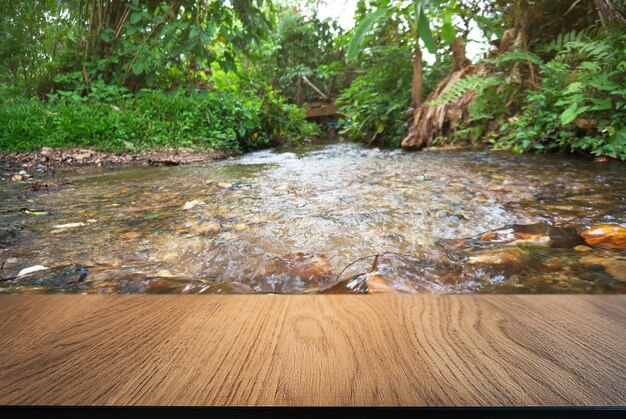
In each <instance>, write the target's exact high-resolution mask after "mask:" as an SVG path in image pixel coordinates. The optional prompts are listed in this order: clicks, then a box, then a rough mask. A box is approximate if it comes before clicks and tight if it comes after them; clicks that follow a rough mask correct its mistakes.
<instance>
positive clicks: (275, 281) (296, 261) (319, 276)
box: [252, 252, 334, 293]
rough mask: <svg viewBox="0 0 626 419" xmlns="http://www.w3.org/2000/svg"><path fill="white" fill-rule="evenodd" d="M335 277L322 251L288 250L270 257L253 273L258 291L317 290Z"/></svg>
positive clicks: (253, 279)
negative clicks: (269, 259)
mask: <svg viewBox="0 0 626 419" xmlns="http://www.w3.org/2000/svg"><path fill="white" fill-rule="evenodd" d="M333 280H334V273H333V267H332V265H331V263H330V262H329V261H328V259H327V258H326V256H325V255H324V254H321V253H313V252H308V253H302V252H298V253H288V254H285V255H283V256H281V257H276V258H273V259H272V260H271V261H269V262H268V263H267V264H264V265H262V266H260V267H259V268H258V269H257V270H256V271H255V272H254V274H253V275H252V281H253V282H254V283H255V284H256V287H254V288H255V290H256V291H260V292H282V293H290V292H307V291H317V290H319V289H320V288H321V287H323V286H325V285H328V284H330V283H331V282H332V281H333Z"/></svg>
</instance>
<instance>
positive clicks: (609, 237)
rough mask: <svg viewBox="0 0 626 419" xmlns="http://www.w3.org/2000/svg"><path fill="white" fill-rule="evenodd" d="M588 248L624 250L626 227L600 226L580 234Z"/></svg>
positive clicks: (616, 225) (617, 225)
mask: <svg viewBox="0 0 626 419" xmlns="http://www.w3.org/2000/svg"><path fill="white" fill-rule="evenodd" d="M580 235H581V236H582V238H583V239H585V242H586V243H587V244H588V245H589V246H593V247H603V248H606V249H621V250H626V227H624V226H622V225H619V224H600V225H596V226H593V227H591V228H589V229H587V230H585V231H583V232H582V233H581V234H580Z"/></svg>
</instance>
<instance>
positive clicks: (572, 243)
mask: <svg viewBox="0 0 626 419" xmlns="http://www.w3.org/2000/svg"><path fill="white" fill-rule="evenodd" d="M625 175H626V168H625V167H624V165H623V164H621V163H614V164H606V165H598V164H592V163H589V162H586V161H583V160H578V159H569V158H563V157H557V156H541V155H524V156H518V155H512V154H509V153H499V152H483V151H463V150H445V151H444V150H438V151H426V152H421V153H402V152H400V151H378V150H371V149H366V148H362V147H360V146H358V145H354V144H334V145H326V146H316V147H307V148H306V149H304V148H299V149H298V148H296V149H289V148H282V149H276V150H266V151H260V152H256V153H251V154H248V155H245V156H243V157H240V158H235V159H229V160H224V161H220V162H213V163H207V164H206V165H201V166H181V167H161V168H154V167H135V168H125V169H100V170H95V169H90V170H87V171H84V170H83V171H79V172H67V173H64V174H62V175H59V176H57V178H55V181H56V182H57V183H60V181H67V180H72V181H75V183H74V184H69V185H66V186H64V187H60V188H54V187H53V188H49V189H48V190H46V188H42V189H41V190H39V191H37V192H33V191H32V190H31V187H30V185H28V184H24V183H11V182H4V183H3V185H2V187H1V190H0V200H1V202H2V212H1V213H0V229H1V230H0V247H2V248H3V249H2V250H0V252H1V253H0V258H1V259H0V260H1V262H4V267H3V269H2V270H1V271H0V275H1V276H2V280H0V292H4V293H58V292H62V293H254V292H265V293H268V292H276V293H304V292H320V291H321V292H370V293H374V292H410V293H413V292H419V293H465V292H469V293H505V292H506V293H509V292H522V293H528V292H547V293H549V292H566V293H567V292H572V293H576V292H586V293H587V292H591V293H596V292H597V293H602V292H625V291H626V278H625V272H626V255H625V252H624V250H621V249H620V248H619V247H617V248H616V247H611V246H590V245H588V243H586V242H585V241H584V240H583V239H582V238H581V237H580V233H581V232H582V231H583V230H585V229H586V228H588V227H590V226H592V225H597V224H619V223H624V221H626V220H624V214H625V213H626V184H625V182H624V179H625V178H626V176H625ZM24 208H28V209H31V210H37V211H40V212H42V213H47V214H40V212H36V213H37V214H40V215H32V214H30V215H29V214H27V212H25V211H24V210H23V209H24ZM20 209H22V211H20ZM72 223H74V224H75V223H79V224H78V225H75V226H70V227H67V226H65V227H63V226H64V225H67V224H70V225H71V224H72ZM530 224H532V225H534V227H529V226H528V225H530ZM485 232H489V233H488V234H484V233H485ZM507 237H508V239H507ZM463 238H469V239H463ZM1 262H0V263H1ZM36 265H40V266H42V267H45V268H46V269H41V270H39V271H37V272H33V273H31V274H28V275H23V276H20V277H17V275H18V273H19V272H20V271H21V270H22V269H25V268H29V267H33V266H36ZM16 277H17V278H16Z"/></svg>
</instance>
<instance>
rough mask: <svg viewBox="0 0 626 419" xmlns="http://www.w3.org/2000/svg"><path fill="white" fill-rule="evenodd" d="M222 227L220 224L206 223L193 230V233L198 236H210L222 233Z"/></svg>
mask: <svg viewBox="0 0 626 419" xmlns="http://www.w3.org/2000/svg"><path fill="white" fill-rule="evenodd" d="M220 229H221V227H220V225H219V224H218V223H214V222H211V221H205V222H203V223H200V224H198V225H196V226H193V227H192V228H191V231H192V233H194V234H196V235H198V236H208V235H211V234H213V233H217V232H218V231H220Z"/></svg>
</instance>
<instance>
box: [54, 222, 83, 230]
mask: <svg viewBox="0 0 626 419" xmlns="http://www.w3.org/2000/svg"><path fill="white" fill-rule="evenodd" d="M84 225H85V223H68V224H59V225H55V226H52V228H63V229H65V228H75V227H83V226H84Z"/></svg>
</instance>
